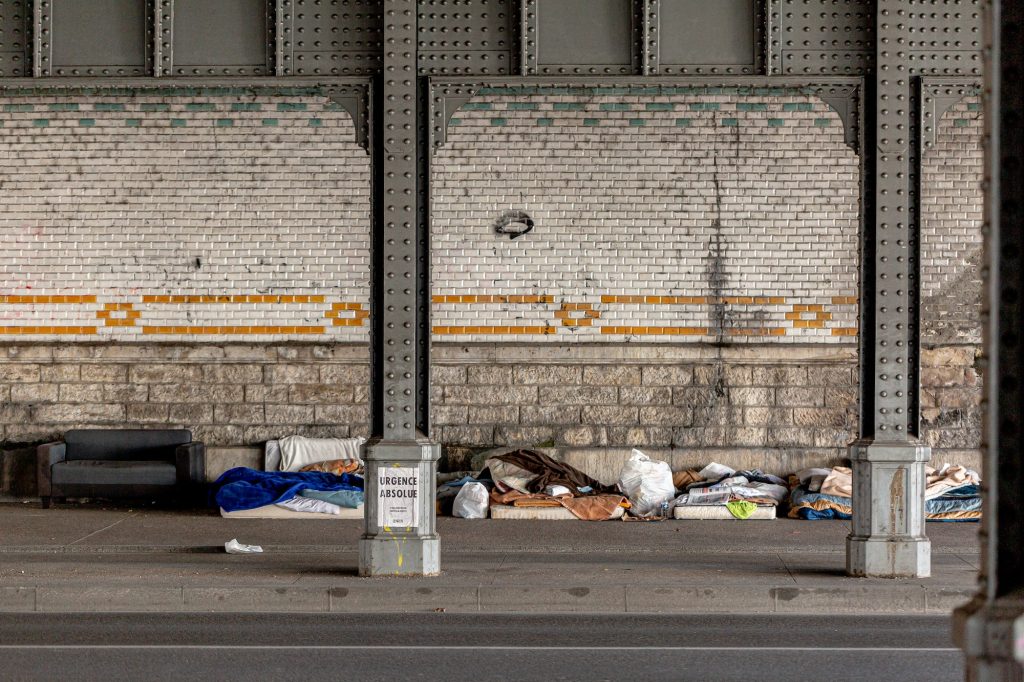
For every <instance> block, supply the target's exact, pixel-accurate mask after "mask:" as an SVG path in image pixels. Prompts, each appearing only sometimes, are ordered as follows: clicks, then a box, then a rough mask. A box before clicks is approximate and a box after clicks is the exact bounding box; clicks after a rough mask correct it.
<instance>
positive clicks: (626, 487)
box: [619, 450, 676, 516]
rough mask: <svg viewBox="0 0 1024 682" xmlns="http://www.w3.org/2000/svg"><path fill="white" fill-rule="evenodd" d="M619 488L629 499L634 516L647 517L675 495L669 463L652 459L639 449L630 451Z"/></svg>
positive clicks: (620, 478) (621, 474)
mask: <svg viewBox="0 0 1024 682" xmlns="http://www.w3.org/2000/svg"><path fill="white" fill-rule="evenodd" d="M619 489H620V490H622V493H623V494H624V495H625V496H626V497H628V498H629V501H630V504H632V505H633V508H632V510H631V511H632V512H633V513H634V514H636V515H637V516H647V515H648V514H649V513H651V512H652V511H655V510H656V509H658V508H659V507H660V506H661V504H662V503H663V502H668V501H669V500H671V499H672V498H673V497H675V496H676V487H675V485H673V483H672V468H671V467H670V466H669V465H668V463H666V462H659V461H658V460H655V459H651V458H650V457H648V456H647V455H645V454H644V453H642V452H640V451H639V450H633V453H632V454H631V455H630V456H629V459H628V460H627V461H626V463H625V465H623V467H622V472H621V473H620V474H619Z"/></svg>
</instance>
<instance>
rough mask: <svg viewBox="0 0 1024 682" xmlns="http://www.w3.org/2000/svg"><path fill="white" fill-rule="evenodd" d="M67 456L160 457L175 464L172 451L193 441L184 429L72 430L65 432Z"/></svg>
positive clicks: (124, 458) (98, 457)
mask: <svg viewBox="0 0 1024 682" xmlns="http://www.w3.org/2000/svg"><path fill="white" fill-rule="evenodd" d="M64 442H65V443H67V459H68V460H69V461H71V460H98V459H103V460H159V461H163V462H168V463H171V464H173V463H174V450H175V448H177V447H178V446H179V445H184V444H186V443H191V442H192V432H191V431H188V430H187V429H72V430H71V431H68V432H67V433H65V434H64Z"/></svg>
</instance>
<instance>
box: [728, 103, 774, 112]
mask: <svg viewBox="0 0 1024 682" xmlns="http://www.w3.org/2000/svg"><path fill="white" fill-rule="evenodd" d="M736 111H768V105H767V104H764V103H762V102H740V103H739V104H737V105H736Z"/></svg>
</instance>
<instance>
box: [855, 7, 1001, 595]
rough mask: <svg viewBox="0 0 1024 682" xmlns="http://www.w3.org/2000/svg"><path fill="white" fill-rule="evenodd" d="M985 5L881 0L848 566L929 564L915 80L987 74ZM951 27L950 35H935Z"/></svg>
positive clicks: (903, 571) (910, 570) (888, 569)
mask: <svg viewBox="0 0 1024 682" xmlns="http://www.w3.org/2000/svg"><path fill="white" fill-rule="evenodd" d="M979 29H980V2H979V1H978V0H974V1H973V2H965V3H958V4H956V5H952V4H942V5H940V4H936V3H933V2H927V1H926V0H911V1H909V2H907V1H906V0H878V2H877V4H876V16H875V30H876V34H877V40H876V46H875V51H876V54H875V63H876V75H875V81H874V86H875V109H874V112H873V122H874V126H872V128H871V132H872V134H873V144H872V151H873V152H874V155H873V156H872V158H871V159H870V161H871V163H870V165H869V167H868V174H869V175H870V180H869V182H870V183H871V185H872V189H873V196H872V199H871V203H872V204H873V211H872V212H871V214H870V215H868V221H867V224H866V226H865V230H864V242H863V249H862V260H863V262H862V272H863V281H862V283H861V310H862V314H861V329H860V331H861V411H862V414H861V417H862V418H861V434H860V436H861V437H860V439H859V440H858V441H857V443H855V444H854V445H853V446H852V447H851V451H850V459H851V461H852V465H853V481H854V482H853V510H854V515H853V527H852V532H851V534H850V536H849V538H847V572H849V573H850V574H851V575H859V576H888V577H900V576H917V577H925V576H928V575H930V572H931V546H930V543H929V541H928V538H927V536H926V535H925V527H924V489H925V473H924V466H925V462H927V461H928V460H929V458H930V456H931V450H930V448H928V447H927V446H925V445H924V444H922V443H921V442H920V441H919V440H918V438H919V436H920V333H919V320H920V272H919V270H920V218H919V215H918V196H919V192H920V172H919V171H920V160H919V156H920V151H919V150H920V147H921V144H920V140H919V135H920V130H919V125H920V122H921V117H920V106H921V102H920V97H919V89H918V84H917V79H919V78H921V77H926V76H946V77H956V78H964V77H971V76H973V77H978V76H979V75H980V66H981V65H980V42H979V41H980V35H979ZM936 36H942V39H936Z"/></svg>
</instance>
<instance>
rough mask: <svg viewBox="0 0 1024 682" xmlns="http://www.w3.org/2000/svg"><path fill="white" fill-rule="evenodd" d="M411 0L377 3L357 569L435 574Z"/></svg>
mask: <svg viewBox="0 0 1024 682" xmlns="http://www.w3.org/2000/svg"><path fill="white" fill-rule="evenodd" d="M416 22H417V14H416V2H415V0H384V3H383V43H384V70H383V74H382V75H381V76H380V77H379V78H378V79H377V80H376V82H375V83H374V86H375V87H374V88H373V90H374V95H373V106H372V114H371V115H372V121H373V125H372V129H373V136H372V148H373V190H372V195H373V199H372V201H373V210H372V213H373V228H372V229H373V254H372V274H371V280H372V287H371V290H372V291H371V297H372V301H371V306H372V321H373V322H372V328H371V347H372V350H371V361H372V372H371V378H370V381H371V390H372V397H371V400H372V404H371V430H372V432H371V438H370V440H369V442H368V443H367V445H366V505H365V510H366V530H365V533H364V534H363V537H362V538H361V539H360V541H359V574H360V575H364V576H370V575H436V574H437V573H439V571H440V542H439V540H438V537H437V534H436V533H435V518H434V487H435V477H436V471H437V460H438V458H439V457H440V447H439V446H438V445H435V444H432V443H430V442H429V441H428V439H427V435H426V434H427V429H428V425H427V408H428V403H427V401H428V399H429V392H428V390H427V389H428V381H429V375H428V370H429V358H428V356H427V353H428V348H429V342H430V336H429V335H430V329H429V313H430V309H429V291H428V286H429V278H428V277H429V217H428V213H427V208H428V199H429V195H428V188H427V183H428V180H429V178H428V173H427V172H426V168H427V167H428V165H429V164H428V162H426V161H425V159H426V156H425V155H426V154H427V153H428V149H427V146H426V145H427V132H426V128H425V126H424V124H423V120H422V117H421V115H422V114H423V113H425V112H424V111H422V104H421V99H420V97H421V93H420V92H419V90H420V88H419V83H418V81H419V79H418V78H417V75H416V58H417V32H416Z"/></svg>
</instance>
